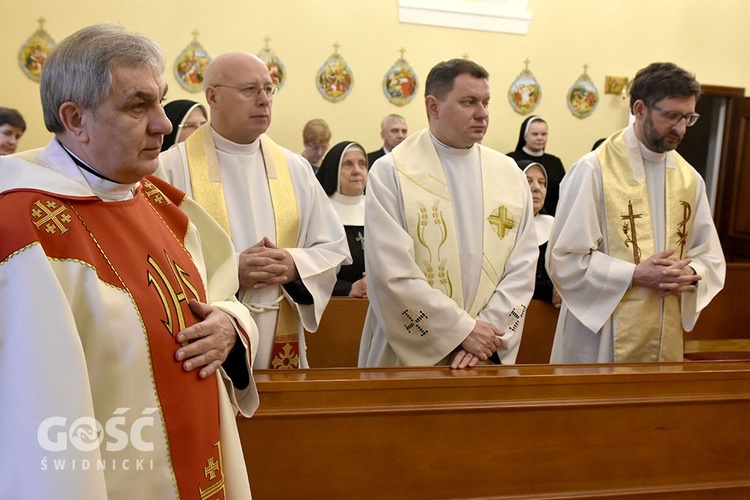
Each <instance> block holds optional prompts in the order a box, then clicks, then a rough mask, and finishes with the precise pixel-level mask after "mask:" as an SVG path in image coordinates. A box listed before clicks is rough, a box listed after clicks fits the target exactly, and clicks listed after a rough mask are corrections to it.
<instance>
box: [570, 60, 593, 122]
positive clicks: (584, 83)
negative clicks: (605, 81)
mask: <svg viewBox="0 0 750 500" xmlns="http://www.w3.org/2000/svg"><path fill="white" fill-rule="evenodd" d="M587 70H588V65H587V64H584V65H583V74H582V75H581V76H580V77H579V78H578V80H576V82H575V83H574V84H573V86H571V87H570V90H568V109H569V110H570V112H571V113H573V114H574V115H575V116H577V117H578V118H586V117H587V116H589V115H590V114H591V113H593V112H594V109H596V105H597V103H598V102H599V91H598V90H596V85H594V82H592V81H591V78H589V75H588V74H586V71H587Z"/></svg>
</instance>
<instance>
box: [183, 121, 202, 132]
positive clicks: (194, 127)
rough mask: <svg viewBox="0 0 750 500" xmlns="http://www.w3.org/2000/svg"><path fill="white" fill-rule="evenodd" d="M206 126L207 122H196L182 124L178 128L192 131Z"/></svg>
mask: <svg viewBox="0 0 750 500" xmlns="http://www.w3.org/2000/svg"><path fill="white" fill-rule="evenodd" d="M205 124H206V122H203V123H201V124H198V123H194V122H185V123H180V124H179V125H177V128H186V129H191V128H192V129H195V130H198V129H199V128H201V127H202V126H203V125H205Z"/></svg>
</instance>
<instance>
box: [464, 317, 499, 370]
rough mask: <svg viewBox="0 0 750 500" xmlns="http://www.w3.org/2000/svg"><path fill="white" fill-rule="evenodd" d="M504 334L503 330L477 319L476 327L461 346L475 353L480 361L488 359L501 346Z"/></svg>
mask: <svg viewBox="0 0 750 500" xmlns="http://www.w3.org/2000/svg"><path fill="white" fill-rule="evenodd" d="M503 335H505V333H504V332H503V331H501V330H499V329H497V328H495V327H494V326H492V325H490V324H489V323H487V322H485V321H480V320H477V323H476V325H475V326H474V329H473V330H472V331H471V333H469V335H468V336H467V337H466V338H465V339H464V341H463V342H461V348H462V349H463V350H464V351H466V352H467V353H470V354H473V355H475V356H476V357H477V358H479V360H480V361H486V360H487V358H489V357H490V356H492V353H493V352H495V351H497V348H498V347H500V337H502V336H503ZM475 364H476V363H475Z"/></svg>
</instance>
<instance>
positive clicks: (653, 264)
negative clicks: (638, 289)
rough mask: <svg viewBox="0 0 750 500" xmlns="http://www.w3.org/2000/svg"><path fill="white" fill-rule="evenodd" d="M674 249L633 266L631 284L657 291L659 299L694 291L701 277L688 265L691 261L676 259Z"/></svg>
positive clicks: (659, 253)
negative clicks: (633, 271)
mask: <svg viewBox="0 0 750 500" xmlns="http://www.w3.org/2000/svg"><path fill="white" fill-rule="evenodd" d="M674 252H675V251H674V249H673V248H672V249H669V250H664V251H661V252H657V253H655V254H654V255H652V256H651V257H649V258H648V259H646V260H645V261H643V262H641V263H639V264H637V265H636V266H635V273H634V274H633V284H635V285H639V286H643V287H646V288H651V289H653V290H658V291H659V296H660V297H668V296H670V295H676V296H679V295H680V294H682V293H684V292H692V291H693V290H695V284H696V283H697V282H698V281H700V279H701V277H700V276H698V275H697V274H695V271H694V270H693V268H692V267H690V266H689V264H690V263H691V262H692V260H691V259H677V258H675V256H674Z"/></svg>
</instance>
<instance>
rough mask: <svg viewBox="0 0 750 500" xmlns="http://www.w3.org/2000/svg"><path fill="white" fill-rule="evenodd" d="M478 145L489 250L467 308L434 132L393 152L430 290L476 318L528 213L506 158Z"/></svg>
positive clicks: (425, 132) (408, 227) (423, 133)
mask: <svg viewBox="0 0 750 500" xmlns="http://www.w3.org/2000/svg"><path fill="white" fill-rule="evenodd" d="M478 147H479V156H480V168H481V170H482V197H483V206H484V210H483V213H484V217H483V219H484V222H483V227H482V233H483V243H484V251H483V253H482V274H481V276H480V279H479V286H478V289H477V294H476V297H475V299H474V302H473V303H472V304H471V305H470V307H469V308H468V309H467V307H466V305H465V304H464V297H463V288H462V281H461V264H460V258H459V250H458V235H457V233H456V221H455V218H454V213H453V206H452V204H451V199H450V192H449V190H448V184H447V182H446V179H445V174H444V172H443V168H442V165H441V163H440V157H439V156H438V154H437V151H436V150H435V145H434V144H433V142H432V139H431V137H430V132H429V130H427V129H426V130H423V131H421V132H418V133H416V134H414V135H412V136H411V137H409V138H408V139H406V141H404V143H403V144H402V145H401V146H400V147H399V148H396V149H394V150H393V159H394V162H395V164H396V168H397V170H398V174H399V180H400V182H401V191H402V193H403V199H404V210H405V213H406V230H407V231H408V232H409V234H410V235H411V237H412V239H413V240H414V259H415V261H416V263H417V265H418V266H419V268H420V269H421V270H422V272H423V273H424V275H425V277H426V279H427V282H428V283H429V284H430V286H431V287H433V288H435V289H438V290H440V291H442V292H443V293H444V294H445V295H447V296H448V297H450V298H451V299H453V300H454V301H455V302H456V303H457V304H458V306H459V307H461V308H462V309H464V310H467V311H468V312H469V315H470V316H471V317H472V318H475V317H476V316H477V314H479V312H480V311H481V310H482V309H484V307H485V306H486V305H487V302H489V300H490V297H491V296H492V294H493V293H494V291H495V288H497V285H498V283H499V282H500V278H501V277H502V275H503V273H504V271H505V263H506V261H507V260H508V256H509V255H510V253H511V251H512V250H513V247H514V246H515V240H516V235H517V234H518V223H519V222H520V220H521V215H522V213H523V195H522V193H521V192H520V191H519V190H518V184H516V183H513V182H508V179H507V177H506V176H505V175H503V171H504V169H503V168H502V165H503V163H504V162H505V161H506V160H507V158H506V157H505V156H503V155H501V154H500V153H498V152H496V151H493V150H491V149H489V148H485V147H483V146H481V145H480V146H478ZM477 195H479V193H477ZM461 222H462V221H459V223H461Z"/></svg>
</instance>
